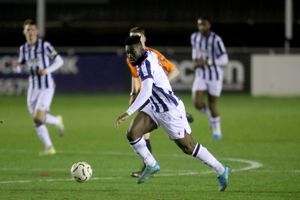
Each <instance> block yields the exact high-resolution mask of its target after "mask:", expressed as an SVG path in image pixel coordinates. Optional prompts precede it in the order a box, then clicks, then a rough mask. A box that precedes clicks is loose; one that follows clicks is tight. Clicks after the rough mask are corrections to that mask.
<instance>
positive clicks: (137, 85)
mask: <svg viewBox="0 0 300 200" xmlns="http://www.w3.org/2000/svg"><path fill="white" fill-rule="evenodd" d="M129 36H139V37H140V38H141V43H142V45H143V48H144V49H146V50H150V51H152V52H153V53H155V54H156V55H157V59H158V61H159V63H160V65H161V66H162V67H163V70H164V71H165V73H166V74H167V76H168V79H169V81H172V80H174V79H175V78H176V77H177V76H178V75H179V70H178V69H177V68H176V66H175V65H174V64H173V63H172V62H171V61H170V60H168V59H167V58H166V57H165V56H164V55H163V54H161V53H160V52H159V51H157V50H155V49H153V48H150V47H146V44H145V43H146V35H145V30H144V29H143V28H140V27H133V28H131V29H130V30H129ZM126 63H127V65H128V67H129V69H130V72H131V76H132V78H131V92H130V100H129V105H131V104H132V103H133V102H134V100H135V98H136V96H137V94H138V93H139V91H140V90H141V80H140V78H139V76H138V73H137V68H136V66H133V65H132V64H131V63H130V61H129V59H128V58H127V59H126ZM187 119H188V121H189V122H192V121H193V118H192V116H191V115H190V114H188V113H187ZM144 138H145V141H146V145H147V148H148V149H149V151H150V152H152V148H151V143H150V132H149V133H146V134H144ZM144 168H145V165H144V166H143V168H142V170H140V171H134V172H132V173H131V176H132V177H139V176H140V175H141V174H142V172H143V170H144Z"/></svg>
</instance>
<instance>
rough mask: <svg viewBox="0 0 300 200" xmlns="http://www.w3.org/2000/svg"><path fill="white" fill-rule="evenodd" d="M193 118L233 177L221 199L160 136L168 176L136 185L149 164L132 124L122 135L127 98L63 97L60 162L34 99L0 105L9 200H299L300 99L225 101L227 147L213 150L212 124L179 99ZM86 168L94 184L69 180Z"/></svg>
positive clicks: (0, 181)
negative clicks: (36, 124)
mask: <svg viewBox="0 0 300 200" xmlns="http://www.w3.org/2000/svg"><path fill="white" fill-rule="evenodd" d="M180 97H181V98H182V99H183V100H184V102H185V104H186V108H187V110H188V111H189V112H190V113H191V114H192V115H193V116H194V118H195V121H194V123H193V124H191V127H192V129H193V136H194V138H195V139H196V140H197V141H200V142H201V143H202V144H204V145H205V146H206V147H207V148H208V149H209V150H210V151H211V152H212V153H213V154H214V155H215V156H216V157H217V158H219V159H220V160H221V161H222V162H224V163H226V164H228V165H230V166H231V167H232V168H233V173H232V175H231V177H230V185H229V186H228V188H227V190H226V191H225V192H223V193H220V192H218V191H217V180H216V175H215V174H214V173H213V171H212V170H211V169H210V168H209V167H207V166H206V165H204V164H202V163H201V162H200V161H198V160H196V159H193V158H191V157H189V156H186V155H184V154H183V153H182V152H181V151H180V150H179V149H178V148H177V147H176V145H175V144H174V143H173V142H172V141H171V140H169V139H168V137H167V135H166V134H165V133H164V132H163V131H162V130H161V129H159V130H156V131H154V134H153V135H152V140H151V141H152V146H153V150H154V154H155V156H156V158H157V160H158V161H159V163H160V165H161V171H160V172H159V173H158V174H157V175H156V176H155V177H153V178H151V179H150V180H149V182H147V183H145V184H142V185H138V184H136V179H135V178H132V177H130V176H129V174H130V172H131V171H132V170H136V169H139V168H140V167H141V161H140V160H139V158H138V157H137V156H136V155H135V154H134V152H133V150H132V149H131V147H129V145H128V143H127V140H126V136H125V132H126V129H127V127H128V124H129V122H125V123H123V124H122V125H121V127H120V128H118V129H116V128H114V127H113V124H114V120H115V118H116V117H117V116H118V115H120V114H122V113H123V112H124V111H125V110H126V108H127V105H128V96H125V95H56V96H55V98H54V102H53V104H52V113H54V114H62V115H63V116H64V121H65V125H66V135H65V136H64V137H62V138H61V137H59V136H58V134H57V133H56V130H55V129H54V127H50V126H49V130H50V132H51V137H52V139H53V143H54V144H55V147H56V150H57V152H58V153H57V154H56V155H54V156H50V157H39V156H38V151H39V150H41V149H42V145H41V143H40V142H39V140H38V138H37V136H36V134H35V132H34V129H33V124H32V122H31V119H30V116H29V114H28V112H27V109H26V103H25V102H26V98H25V97H24V96H20V97H5V96H2V97H1V98H0V120H3V123H0V155H1V157H0V158H1V159H0V199H6V200H8V199H51V200H53V199H103V200H113V199H117V200H123V199H128V200H135V199H139V200H140V199H147V200H148V199H157V200H165V199H166V200H168V199H170V200H177V199H178V200H179V199H186V200H190V199H214V200H216V199H222V200H227V199H228V200H229V199H230V200H232V199H234V200H239V199H240V200H247V199H251V200H252V199H256V200H279V199H289V200H290V199H300V156H299V155H300V148H299V146H300V125H299V122H300V121H299V119H300V98H296V97H295V98H268V97H261V98H252V97H250V96H247V95H230V94H227V95H224V96H222V98H221V99H220V100H219V110H220V112H221V115H222V126H223V134H224V137H223V139H222V140H221V141H213V140H212V139H211V133H210V130H209V128H208V122H207V118H206V117H205V116H203V115H201V114H199V113H198V112H197V111H196V110H195V109H194V108H193V107H192V104H191V99H190V95H189V94H180ZM77 161H86V162H88V163H90V164H91V166H92V168H93V177H92V179H91V180H90V181H88V182H86V183H77V182H75V181H73V180H71V178H70V173H69V170H70V168H71V166H72V164H73V163H74V162H77Z"/></svg>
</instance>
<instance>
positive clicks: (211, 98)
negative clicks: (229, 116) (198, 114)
mask: <svg viewBox="0 0 300 200" xmlns="http://www.w3.org/2000/svg"><path fill="white" fill-rule="evenodd" d="M221 91H222V80H218V81H212V82H210V83H209V85H208V106H209V110H210V111H211V119H210V122H211V123H210V124H211V128H212V132H213V139H216V140H220V139H221V138H222V132H221V117H220V114H219V112H218V109H217V99H218V97H219V96H220V95H221Z"/></svg>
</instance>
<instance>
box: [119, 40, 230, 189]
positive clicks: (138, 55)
mask: <svg viewBox="0 0 300 200" xmlns="http://www.w3.org/2000/svg"><path fill="white" fill-rule="evenodd" d="M125 43H126V47H125V51H126V55H127V58H128V59H129V60H130V62H131V63H132V64H133V65H134V66H136V67H137V70H138V75H139V77H140V79H141V81H142V87H141V90H140V92H139V94H138V96H137V97H136V99H135V101H134V102H133V103H132V104H131V105H130V107H129V108H128V109H127V111H126V112H125V113H124V114H122V115H120V116H119V117H118V118H117V119H116V121H115V126H116V127H118V126H119V125H120V124H121V123H122V122H123V121H125V120H127V119H128V118H129V117H130V115H132V114H133V113H134V112H136V111H137V110H138V109H139V108H140V107H141V106H142V105H143V104H145V103H146V101H148V100H149V103H148V104H147V105H146V106H144V107H143V108H142V110H141V111H140V112H139V113H138V114H137V115H136V117H135V118H134V120H133V122H132V123H131V125H130V127H129V129H128V132H127V138H128V141H129V143H130V145H131V146H132V148H133V149H134V150H135V152H136V153H137V155H139V156H140V157H141V158H142V159H143V161H144V163H145V164H146V168H145V169H144V171H143V173H142V175H141V176H140V177H139V178H138V181H137V183H139V184H141V183H144V182H145V181H147V180H148V179H149V178H150V177H151V176H152V175H153V174H155V173H157V172H158V171H159V170H160V166H159V164H158V162H157V161H156V159H155V158H154V157H153V155H152V153H151V152H150V151H149V150H148V148H147V146H146V142H145V139H144V137H143V135H144V134H145V133H148V132H150V131H152V130H154V129H156V128H158V127H159V126H161V127H162V128H163V129H164V130H165V131H166V132H167V134H168V135H169V137H170V138H171V139H172V140H174V142H175V143H176V144H177V146H178V147H179V148H181V149H182V151H183V152H184V153H186V154H188V155H192V156H194V157H195V158H197V159H199V160H201V161H202V162H204V163H206V164H207V165H208V166H210V167H212V168H213V169H214V170H215V171H216V173H217V174H218V181H219V191H224V190H225V189H226V187H227V184H228V176H229V173H230V168H229V167H227V166H223V165H222V164H221V163H220V162H219V161H218V160H217V159H216V158H215V157H214V156H213V155H212V154H211V153H210V152H209V151H208V150H207V149H206V148H205V147H204V146H203V145H201V144H199V143H197V142H195V141H194V139H193V138H192V135H191V128H190V126H189V123H188V121H187V119H186V116H185V115H186V112H185V107H184V104H183V102H182V101H181V100H180V99H179V98H178V97H177V96H176V95H175V94H174V92H173V91H172V88H171V85H170V82H169V80H168V78H167V76H166V73H165V72H164V70H163V68H162V67H161V66H160V64H159V61H158V59H157V55H156V54H155V53H153V52H152V51H150V50H145V49H144V48H143V45H142V43H141V41H140V37H138V36H131V37H129V38H128V39H127V40H126V42H125Z"/></svg>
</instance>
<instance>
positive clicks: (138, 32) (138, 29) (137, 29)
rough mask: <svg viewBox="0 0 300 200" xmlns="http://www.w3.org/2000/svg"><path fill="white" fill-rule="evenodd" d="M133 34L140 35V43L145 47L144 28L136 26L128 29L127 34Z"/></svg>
mask: <svg viewBox="0 0 300 200" xmlns="http://www.w3.org/2000/svg"><path fill="white" fill-rule="evenodd" d="M134 35H137V36H140V37H141V42H142V45H143V47H144V48H145V43H146V35H145V29H143V28H141V27H138V26H136V27H133V28H131V29H130V30H129V36H134Z"/></svg>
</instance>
